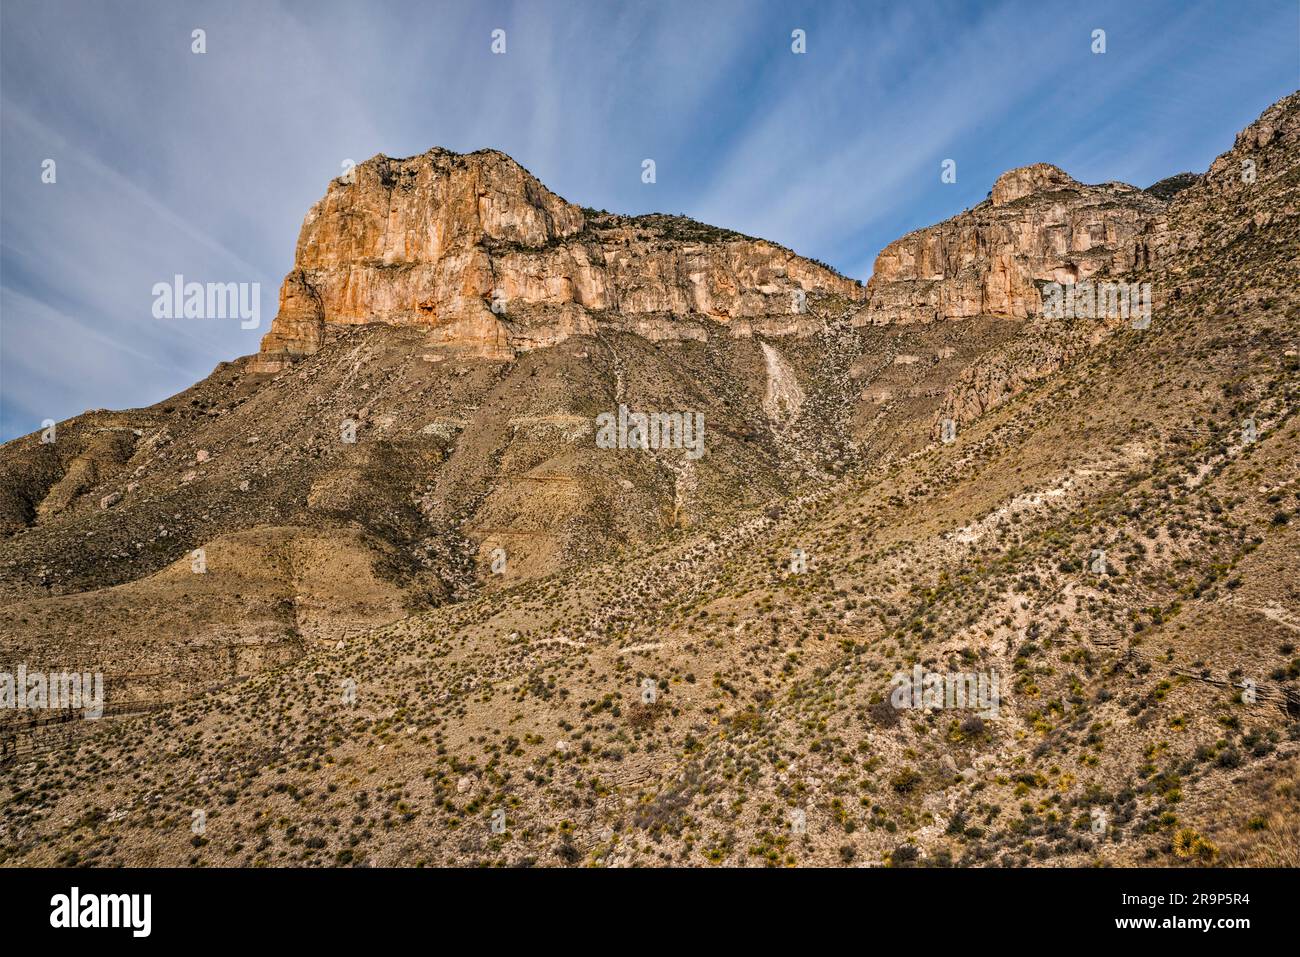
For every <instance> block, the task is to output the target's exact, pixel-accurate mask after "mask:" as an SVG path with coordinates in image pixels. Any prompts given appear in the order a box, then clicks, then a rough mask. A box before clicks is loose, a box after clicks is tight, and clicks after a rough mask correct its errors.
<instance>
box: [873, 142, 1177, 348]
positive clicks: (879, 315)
mask: <svg viewBox="0 0 1300 957" xmlns="http://www.w3.org/2000/svg"><path fill="white" fill-rule="evenodd" d="M1164 209H1165V203H1164V202H1163V201H1162V200H1161V199H1159V198H1158V197H1156V196H1153V195H1152V194H1150V193H1147V192H1144V191H1142V190H1139V189H1137V188H1135V187H1132V186H1128V185H1126V184H1124V183H1105V184H1102V185H1100V186H1085V185H1083V184H1082V183H1078V182H1076V181H1075V180H1074V179H1072V178H1071V177H1070V176H1069V175H1067V174H1066V173H1065V172H1063V171H1062V170H1060V169H1058V168H1056V167H1055V166H1050V165H1048V164H1046V163H1038V164H1035V165H1033V166H1026V167H1023V168H1021V169H1014V170H1011V171H1010V172H1007V173H1004V174H1003V175H1002V176H1001V177H999V178H998V181H997V182H996V183H994V185H993V190H992V192H991V193H990V194H989V198H988V199H986V200H985V201H984V202H982V203H980V204H979V205H978V206H976V207H974V208H973V209H970V210H967V211H966V212H964V213H962V214H960V215H958V216H954V217H953V218H952V219H949V220H947V221H945V222H942V223H939V224H938V225H936V226H930V227H927V228H925V229H919V230H917V231H915V232H913V233H909V234H908V235H906V236H904V237H903V238H902V239H898V240H895V241H894V242H892V243H890V244H889V245H888V246H886V247H885V249H884V250H883V251H881V253H880V255H879V257H877V259H876V265H875V269H874V271H873V274H872V276H871V279H870V281H869V282H868V283H867V296H868V306H867V308H866V309H865V310H864V311H863V313H862V315H861V316H860V319H859V322H860V323H862V324H882V323H894V322H932V321H935V320H939V319H957V318H968V317H972V316H1003V317H1007V318H1016V319H1023V318H1026V317H1028V316H1031V315H1037V314H1039V312H1040V310H1041V305H1042V300H1041V296H1040V293H1039V283H1043V282H1059V283H1072V282H1077V281H1079V280H1082V279H1087V278H1089V277H1090V276H1093V275H1095V274H1098V273H1102V272H1112V271H1114V272H1123V271H1126V270H1131V269H1133V268H1135V267H1137V266H1140V265H1141V263H1142V262H1143V261H1145V258H1146V257H1147V256H1148V255H1149V249H1148V240H1149V239H1150V237H1151V236H1152V235H1153V234H1155V233H1158V232H1159V231H1160V230H1161V229H1162V223H1161V217H1162V214H1163V212H1164Z"/></svg>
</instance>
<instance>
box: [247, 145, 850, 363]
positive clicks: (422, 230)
mask: <svg viewBox="0 0 1300 957" xmlns="http://www.w3.org/2000/svg"><path fill="white" fill-rule="evenodd" d="M816 293H835V294H839V295H842V296H847V297H850V298H853V299H859V300H860V299H861V298H862V296H863V289H862V287H861V286H860V285H859V284H858V283H856V282H855V281H853V280H850V279H846V278H845V277H843V276H840V275H838V274H837V273H835V272H833V271H832V270H830V269H827V268H825V267H823V266H821V265H818V264H817V263H814V262H811V261H809V260H807V259H803V258H802V257H799V256H796V255H794V254H793V253H792V252H790V251H789V250H787V249H784V248H782V247H780V246H777V245H775V244H773V243H769V242H764V241H762V240H756V239H751V238H750V237H747V236H742V235H740V234H739V233H734V232H731V231H729V230H723V229H715V228H713V227H711V226H705V225H702V224H700V223H696V222H693V221H691V220H688V219H685V218H682V217H677V216H640V217H624V216H616V215H611V214H608V213H595V212H592V211H587V212H584V211H583V210H582V209H581V208H579V207H577V206H574V205H573V204H571V203H568V202H566V201H565V200H563V199H561V198H560V197H559V196H557V195H555V194H554V193H552V192H551V191H550V190H548V189H547V188H546V187H545V186H543V185H542V184H541V183H540V182H539V181H538V180H537V179H536V178H534V177H533V176H532V175H531V174H530V173H529V172H528V171H527V170H525V169H524V168H523V167H521V166H520V165H519V164H518V163H516V162H515V161H514V160H512V159H510V157H508V156H506V155H504V154H502V153H499V152H496V151H494V150H484V151H480V152H477V153H471V154H467V155H461V154H457V153H452V152H449V151H447V150H441V149H434V150H430V151H429V152H427V153H423V154H421V155H419V156H414V157H410V158H408V159H390V158H389V157H386V156H376V157H374V158H373V159H370V160H368V161H366V162H365V163H362V164H361V165H360V166H357V167H356V168H355V169H354V170H352V171H351V172H350V173H349V174H347V175H346V176H344V177H340V178H339V179H336V180H334V181H333V182H331V183H330V185H329V189H328V191H327V192H326V194H325V196H324V198H322V199H321V200H320V201H319V202H317V203H316V204H315V205H314V206H313V207H312V209H311V211H310V212H308V214H307V217H306V219H305V220H304V222H303V226H302V232H301V234H300V236H299V238H298V246H297V251H296V254H295V257H294V266H293V269H292V271H291V272H290V273H289V275H288V276H286V277H285V280H284V284H283V286H282V288H281V291H280V308H279V311H278V314H277V315H276V318H275V321H274V323H273V324H272V326H271V330H270V332H269V333H268V334H267V336H266V338H265V339H264V340H263V342H262V348H261V353H260V355H259V356H258V359H257V361H256V362H255V363H254V364H253V368H254V369H255V370H257V371H263V372H268V371H276V370H278V369H279V368H281V367H283V365H284V364H286V363H287V362H290V361H292V360H293V359H294V358H296V357H300V356H303V355H310V354H311V353H313V352H315V351H317V350H318V349H319V348H320V346H321V344H322V342H323V341H324V340H325V338H326V336H327V335H328V334H329V330H330V327H331V326H337V325H344V324H357V323H367V322H385V323H390V324H395V325H420V326H427V327H428V329H429V333H430V339H431V341H432V342H433V343H435V344H442V345H445V346H449V347H452V348H455V349H457V350H463V351H465V352H468V353H471V354H478V355H489V356H498V357H502V358H508V357H511V356H513V355H514V354H516V353H518V352H520V351H526V350H528V349H533V348H538V347H541V346H547V345H554V344H556V343H558V342H562V341H563V340H564V339H566V338H568V337H569V336H572V335H577V334H588V333H591V332H593V331H594V330H595V328H596V326H597V324H598V323H599V322H605V321H609V322H612V323H614V324H616V325H618V326H619V327H621V328H625V329H627V330H628V331H633V332H638V331H642V330H646V331H649V333H650V334H651V335H652V336H653V337H655V338H676V337H679V335H678V334H677V333H675V332H674V329H673V326H674V319H678V318H680V319H689V320H694V321H698V320H709V321H714V322H720V323H730V324H734V326H733V333H734V334H736V335H747V334H749V333H751V332H752V331H753V330H755V329H759V330H761V331H762V332H763V333H764V334H767V335H781V334H803V333H806V332H808V331H809V330H808V329H806V328H805V327H806V326H807V321H806V320H805V319H803V311H802V310H803V307H802V299H803V297H806V296H807V295H808V294H816ZM692 328H694V327H693V326H692V324H691V323H689V322H688V323H685V324H683V328H682V330H681V332H680V337H687V336H691V335H693V333H692V332H691V329H692Z"/></svg>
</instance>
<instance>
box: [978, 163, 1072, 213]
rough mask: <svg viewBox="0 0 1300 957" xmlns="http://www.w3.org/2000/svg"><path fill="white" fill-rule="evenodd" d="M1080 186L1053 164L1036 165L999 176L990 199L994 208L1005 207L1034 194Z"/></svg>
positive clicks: (1022, 167)
mask: <svg viewBox="0 0 1300 957" xmlns="http://www.w3.org/2000/svg"><path fill="white" fill-rule="evenodd" d="M1078 185H1079V184H1078V183H1077V182H1075V180H1074V178H1073V177H1072V176H1070V175H1069V174H1068V173H1066V172H1065V170H1063V169H1061V168H1059V167H1057V166H1053V165H1052V164H1051V163H1034V164H1033V165H1032V166H1021V167H1020V168H1019V169H1013V170H1008V171H1007V172H1005V173H1003V174H1002V175H1001V176H999V177H998V179H997V182H995V183H994V184H993V192H992V193H991V194H990V198H991V199H992V201H993V205H994V206H1005V205H1006V204H1007V203H1014V202H1015V201H1016V200H1018V199H1023V198H1024V197H1026V196H1030V195H1032V194H1034V193H1041V192H1045V191H1047V190H1051V189H1060V188H1062V187H1066V188H1068V187H1077V186H1078Z"/></svg>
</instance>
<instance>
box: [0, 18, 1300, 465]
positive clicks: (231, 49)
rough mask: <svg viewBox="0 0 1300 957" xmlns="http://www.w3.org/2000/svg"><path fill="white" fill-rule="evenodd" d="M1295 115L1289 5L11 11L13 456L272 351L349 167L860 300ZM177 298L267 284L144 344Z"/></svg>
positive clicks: (3, 254) (0, 27)
mask: <svg viewBox="0 0 1300 957" xmlns="http://www.w3.org/2000/svg"><path fill="white" fill-rule="evenodd" d="M195 28H202V29H203V30H205V31H206V38H207V52H206V53H204V54H202V55H197V54H194V53H192V52H191V31H192V30H194V29H195ZM498 28H500V29H504V30H505V31H506V53H505V54H504V55H494V54H493V53H492V52H491V50H490V43H491V32H492V31H493V30H494V29H498ZM794 29H802V30H804V31H805V32H806V36H807V52H806V53H804V54H802V55H797V54H795V53H793V52H792V51H791V31H792V30H794ZM1095 29H1103V30H1105V31H1106V52H1105V53H1104V54H1094V53H1093V52H1092V50H1091V45H1092V39H1091V34H1092V31H1093V30H1095ZM1297 85H1300V3H1298V2H1297V0H1217V2H1202V3H1196V2H1155V0H1123V2H1096V3H1080V2H1068V0H1061V2H1057V0H1023V2H1006V3H994V2H988V3H969V2H968V3H957V2H941V0H903V2H896V3H895V2H890V3H871V2H856V3H848V2H844V3H837V2H831V0H820V2H812V3H795V2H753V0H750V2H739V0H738V2H714V0H691V2H672V0H655V2H645V3H636V2H628V3H615V2H606V0H590V2H553V0H527V2H521V3H506V2H491V0H463V2H455V3H452V2H425V3H398V2H382V0H371V2H364V3H362V2H356V0H348V2H342V3H333V2H326V0H310V2H284V0H282V2H274V0H252V2H238V0H236V2H228V3H222V4H210V3H203V4H200V3H192V4H186V3H177V2H162V0H156V2H154V0H120V2H114V3H101V2H89V0H86V2H77V3H73V2H66V0H40V2H36V0H5V3H4V5H3V7H2V8H0V439H9V438H12V437H14V436H16V435H20V434H23V433H27V432H30V431H33V430H35V429H37V428H39V426H40V422H41V420H42V419H45V418H53V419H63V418H66V417H68V416H71V415H75V414H77V413H79V412H82V411H84V410H85V409H87V408H128V407H133V406H141V405H147V404H151V403H153V402H156V401H158V400H159V399H162V398H164V397H165V396H167V395H170V394H172V393H174V392H177V391H179V390H181V389H183V388H185V387H186V386H188V385H190V384H192V383H193V382H194V381H195V380H197V379H199V378H201V377H203V376H205V375H207V374H208V373H209V372H210V371H211V370H212V368H213V366H214V365H216V363H218V362H220V361H222V360H226V359H230V358H233V357H235V356H238V355H243V354H247V353H250V352H253V351H255V350H256V349H257V345H258V341H259V339H260V337H261V335H262V334H263V333H264V332H265V331H266V328H267V327H268V326H269V324H270V321H271V318H272V317H273V315H274V313H275V307H276V300H277V292H278V287H279V283H280V280H281V279H282V278H283V276H284V274H285V272H287V271H288V269H289V266H290V264H291V262H292V258H293V249H294V243H295V241H296V239H297V235H298V229H299V226H300V225H301V222H302V218H303V215H304V214H305V213H306V211H307V209H308V208H309V207H310V205H311V204H312V203H313V202H314V201H315V200H316V199H318V198H319V197H320V196H321V195H322V194H323V193H324V191H325V186H326V183H327V182H328V180H329V179H330V178H331V177H334V176H337V175H339V173H340V172H341V170H342V167H341V164H342V162H343V161H344V160H347V159H351V160H354V161H357V162H360V161H361V160H364V159H366V158H368V157H370V156H373V155H374V154H376V153H381V152H382V153H387V154H389V155H391V156H408V155H411V154H414V153H419V152H423V151H424V150H426V149H428V148H429V147H431V146H435V145H437V146H445V147H448V148H450V149H455V150H460V151H470V150H474V149H479V148H482V147H495V148H497V149H501V150H504V151H505V152H507V153H509V154H510V155H511V156H513V157H514V158H515V159H517V160H518V161H519V162H520V163H522V164H523V165H524V166H526V167H527V168H528V169H529V170H531V171H532V172H533V173H534V174H535V175H536V176H538V177H539V178H540V179H541V180H542V181H543V182H544V183H546V184H547V185H548V186H549V187H551V188H552V189H553V190H555V191H556V192H558V193H559V194H560V195H562V196H564V197H565V198H566V199H569V200H570V201H572V202H575V203H579V204H581V205H584V206H594V207H599V208H605V209H609V210H613V211H618V212H626V213H640V212H650V211H662V212H671V213H685V214H687V215H689V216H692V217H695V218H697V219H700V220H704V221H706V222H710V223H715V224H717V225H722V226H727V227H730V228H733V229H738V230H741V231H743V232H746V233H750V234H753V235H757V236H763V237H766V238H769V239H772V240H775V241H777V242H780V243H783V244H785V245H787V246H790V247H791V248H793V249H795V250H796V251H797V252H800V253H802V254H804V255H808V256H813V257H816V258H818V259H821V260H824V261H826V262H828V263H830V264H831V265H833V266H835V267H837V268H838V269H840V270H841V271H843V272H845V273H847V274H849V275H851V276H856V277H859V278H864V279H865V278H866V277H867V276H868V275H870V271H871V264H872V262H873V260H874V258H875V255H876V253H877V252H879V250H880V249H881V248H882V247H883V246H884V245H885V244H886V243H888V242H889V241H891V240H893V239H895V238H897V237H898V236H900V235H902V234H903V233H905V232H907V231H909V230H911V229H915V228H917V227H920V226H924V225H928V224H929V223H932V222H936V221H938V220H940V219H944V218H946V217H948V216H950V215H953V214H955V213H958V212H960V211H961V210H962V209H963V208H965V207H968V206H971V205H973V204H975V203H977V202H979V201H980V200H981V199H983V198H984V196H985V194H986V193H987V192H988V190H989V188H990V187H991V185H992V183H993V180H994V179H995V178H996V177H997V176H998V174H1000V173H1001V172H1003V171H1005V170H1007V169H1010V168H1012V167H1015V166H1022V165H1025V164H1027V163H1032V162H1038V161H1046V162H1051V163H1056V164H1057V165H1059V166H1061V167H1063V168H1064V169H1065V170H1066V171H1068V172H1069V173H1071V174H1072V175H1073V176H1075V177H1076V178H1078V179H1080V180H1083V181H1085V182H1100V181H1104V180H1113V179H1114V180H1123V181H1126V182H1130V183H1134V184H1135V185H1138V186H1148V185H1150V184H1151V183H1152V182H1154V181H1156V180H1158V179H1161V178H1163V177H1164V176H1166V175H1169V174H1172V173H1175V172H1179V171H1182V170H1193V171H1198V172H1199V171H1203V170H1204V169H1205V168H1206V167H1207V166H1208V165H1209V163H1210V161H1211V160H1212V159H1213V158H1214V157H1215V156H1216V155H1218V154H1219V153H1221V152H1223V151H1224V150H1226V149H1228V148H1229V147H1230V146H1231V144H1232V138H1233V135H1234V134H1235V133H1236V131H1237V130H1239V129H1240V128H1241V127H1243V126H1245V125H1246V124H1247V123H1249V122H1250V121H1251V120H1253V119H1254V118H1255V117H1256V116H1258V115H1259V113H1260V112H1262V111H1263V110H1264V108H1265V107H1267V106H1268V105H1269V104H1270V103H1272V102H1274V101H1275V100H1277V99H1279V98H1281V97H1282V96H1285V95H1286V94H1288V93H1290V92H1293V91H1294V90H1295V89H1296V88H1297ZM47 158H52V159H54V160H55V161H56V163H57V182H55V183H53V184H48V183H43V182H42V181H41V169H42V165H41V164H42V162H43V160H45V159H47ZM646 158H652V159H654V160H655V162H656V166H657V182H656V183H654V184H653V185H646V184H643V183H642V182H641V175H640V174H641V162H642V160H643V159H646ZM945 159H954V160H955V161H956V162H957V182H956V183H955V184H944V183H942V182H941V181H940V175H939V174H940V167H941V164H942V162H943V161H944V160H945ZM177 273H180V274H182V275H184V276H185V277H186V278H187V279H188V280H195V281H200V282H209V281H211V282H258V283H260V284H261V296H262V306H261V310H262V325H261V328H259V329H256V330H246V329H241V328H240V323H239V322H238V321H237V320H160V319H156V318H154V317H153V315H152V305H153V296H152V292H151V290H152V287H153V285H154V284H155V283H157V282H168V281H170V280H171V277H172V276H173V275H175V274H177Z"/></svg>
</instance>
